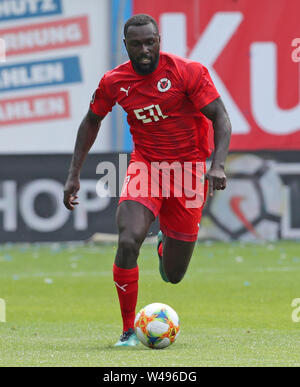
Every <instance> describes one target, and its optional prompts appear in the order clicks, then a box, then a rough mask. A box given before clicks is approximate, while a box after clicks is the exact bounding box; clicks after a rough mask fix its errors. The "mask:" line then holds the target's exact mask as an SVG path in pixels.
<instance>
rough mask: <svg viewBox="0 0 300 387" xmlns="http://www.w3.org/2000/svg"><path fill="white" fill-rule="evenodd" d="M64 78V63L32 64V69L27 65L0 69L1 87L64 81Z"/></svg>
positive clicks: (7, 87)
mask: <svg viewBox="0 0 300 387" xmlns="http://www.w3.org/2000/svg"><path fill="white" fill-rule="evenodd" d="M63 80H64V67H63V64H62V63H47V64H37V65H33V66H31V67H30V69H29V68H27V67H25V66H24V67H23V66H21V67H14V68H11V69H4V70H2V71H1V69H0V87H1V88H2V89H9V88H13V87H24V86H33V85H38V84H43V83H51V82H62V81H63Z"/></svg>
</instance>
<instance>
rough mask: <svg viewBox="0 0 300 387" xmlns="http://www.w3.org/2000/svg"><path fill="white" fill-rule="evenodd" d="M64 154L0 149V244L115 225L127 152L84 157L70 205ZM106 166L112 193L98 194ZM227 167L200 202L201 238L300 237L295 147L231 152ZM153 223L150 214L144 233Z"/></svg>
mask: <svg viewBox="0 0 300 387" xmlns="http://www.w3.org/2000/svg"><path fill="white" fill-rule="evenodd" d="M70 160H71V155H7V156H4V155H2V156H0V165H1V167H0V243H3V242H34V241H71V240H72V241H73V240H78V241H80V240H87V239H89V238H90V237H91V236H92V235H93V234H95V233H116V232H117V228H116V222H115V213H116V208H117V204H118V200H119V198H118V195H119V191H120V187H121V185H122V183H123V177H124V176H125V172H126V166H127V164H128V162H129V155H127V154H121V155H119V154H113V153H107V154H90V155H89V156H88V157H87V160H86V162H85V164H84V167H83V169H82V172H81V190H80V195H81V197H80V206H78V207H77V208H76V210H75V211H74V212H69V211H68V210H66V209H65V208H64V206H63V185H64V183H65V180H66V177H67V171H68V168H69V165H70ZM124 160H125V166H124ZM99 164H100V165H101V168H98V170H97V167H99ZM120 166H121V167H120ZM106 167H107V168H110V167H113V168H114V170H115V171H116V176H115V180H116V187H115V190H116V197H104V198H99V197H98V196H97V194H96V185H97V182H99V180H101V178H102V177H103V176H105V174H106V173H107V171H106V169H105V168H106ZM226 173H227V176H228V186H227V189H226V190H225V191H222V192H216V193H215V195H214V197H213V198H212V199H209V200H208V201H207V203H206V205H205V208H204V212H203V219H202V222H201V228H200V232H199V238H200V239H202V238H203V239H207V238H208V239H220V240H236V239H242V240H246V241H247V240H256V239H269V240H276V239H279V238H283V239H298V238H300V202H299V196H300V154H299V152H256V153H254V152H252V153H231V154H230V155H229V158H228V161H227V164H226ZM158 227H159V225H158V222H157V221H156V222H155V223H154V224H153V226H152V228H151V230H150V232H149V233H150V234H155V233H157V231H158Z"/></svg>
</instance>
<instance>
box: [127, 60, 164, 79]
mask: <svg viewBox="0 0 300 387" xmlns="http://www.w3.org/2000/svg"><path fill="white" fill-rule="evenodd" d="M130 60H131V62H132V65H133V68H134V69H135V71H136V72H137V73H138V74H141V75H147V74H151V73H153V71H154V70H155V69H156V67H157V66H158V62H159V55H157V57H156V58H155V60H154V61H153V62H151V63H150V65H149V67H148V68H147V69H145V68H143V67H142V66H141V65H140V64H139V63H138V62H136V61H135V60H132V59H130Z"/></svg>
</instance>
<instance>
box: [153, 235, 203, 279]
mask: <svg viewBox="0 0 300 387" xmlns="http://www.w3.org/2000/svg"><path fill="white" fill-rule="evenodd" d="M195 244H196V242H185V241H182V240H178V239H174V238H171V237H168V236H165V235H163V234H162V242H161V245H160V244H159V246H158V254H159V257H160V260H161V270H160V271H161V275H162V278H163V279H164V280H165V281H166V282H171V283H173V284H177V283H178V282H180V281H181V280H182V278H183V277H184V275H185V273H186V271H187V268H188V266H189V263H190V260H191V258H192V255H193V251H194V247H195Z"/></svg>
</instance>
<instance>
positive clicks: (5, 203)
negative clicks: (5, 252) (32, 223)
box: [0, 180, 17, 231]
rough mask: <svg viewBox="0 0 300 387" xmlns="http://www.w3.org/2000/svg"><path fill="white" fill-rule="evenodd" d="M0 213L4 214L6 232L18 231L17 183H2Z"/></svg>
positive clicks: (0, 188)
mask: <svg viewBox="0 0 300 387" xmlns="http://www.w3.org/2000/svg"><path fill="white" fill-rule="evenodd" d="M0 212H2V213H3V229H4V231H16V230H17V183H16V182H15V181H10V180H7V181H4V182H3V183H0Z"/></svg>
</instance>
